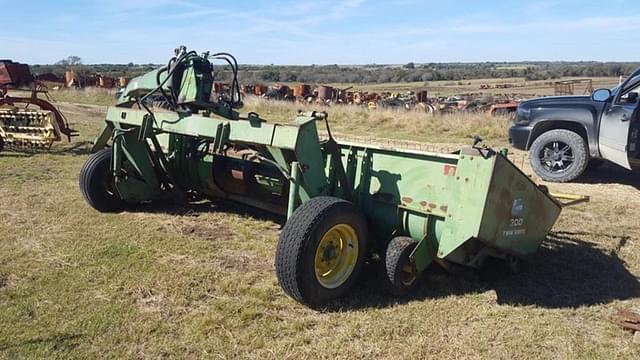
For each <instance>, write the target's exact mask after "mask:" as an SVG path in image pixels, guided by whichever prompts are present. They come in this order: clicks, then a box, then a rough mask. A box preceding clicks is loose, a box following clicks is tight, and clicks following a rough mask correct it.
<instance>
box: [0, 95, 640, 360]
mask: <svg viewBox="0 0 640 360" xmlns="http://www.w3.org/2000/svg"><path fill="white" fill-rule="evenodd" d="M67 96H68V98H65V99H64V100H67V101H70V100H73V102H83V101H84V98H83V96H85V95H84V94H73V93H69V94H67ZM92 96H93V95H92ZM97 102H98V103H102V100H99V101H97ZM62 110H63V111H64V112H65V113H66V114H67V115H68V117H69V118H70V121H71V122H72V126H73V127H75V128H76V129H78V130H79V131H80V133H81V136H80V138H76V139H74V141H73V142H72V143H70V144H69V143H59V144H56V145H55V146H54V148H53V149H52V150H51V151H50V152H48V153H35V154H28V153H27V154H25V153H12V152H3V153H0V234H1V235H0V354H1V355H2V357H4V358H65V359H66V358H78V359H87V358H159V357H173V358H219V359H228V358H259V359H263V358H266V359H270V358H272V359H284V358H286V359H298V358H310V359H315V358H330V359H336V358H339V359H342V358H344V359H347V358H348V359H353V358H372V359H375V358H394V359H402V358H436V357H438V358H465V359H466V358H476V359H480V358H492V359H493V358H499V359H525V358H526V359H528V358H539V359H576V358H584V359H611V358H627V359H635V358H637V356H638V354H639V353H640V345H638V344H634V343H633V342H632V335H631V334H629V333H627V332H625V331H623V330H621V329H620V328H619V327H617V326H616V325H614V324H612V323H611V322H610V319H611V316H612V314H613V313H615V311H616V310H617V309H618V308H626V307H635V308H640V282H639V280H638V276H639V275H640V240H639V238H640V224H639V223H638V221H637V219H638V218H640V197H639V196H638V194H639V193H638V189H639V188H640V180H638V178H637V177H635V176H632V175H629V174H627V173H626V172H624V171H622V170H620V169H618V168H615V167H613V166H605V168H604V169H599V170H594V171H590V172H589V173H587V174H586V175H585V176H583V178H582V179H580V181H578V182H577V183H574V184H548V185H549V187H550V189H551V190H552V191H560V192H569V193H578V194H586V195H590V196H591V202H590V203H588V204H582V205H579V206H576V207H572V208H568V209H566V210H565V211H563V213H562V215H561V217H560V220H559V222H558V223H557V224H556V226H555V227H554V228H553V230H552V232H551V234H550V235H549V236H548V238H547V239H546V240H545V242H544V245H543V247H542V249H541V251H540V252H539V254H538V255H537V256H535V257H534V258H533V259H532V260H531V262H530V263H529V264H528V265H527V266H525V269H524V270H523V271H522V272H521V273H519V274H515V275H508V274H506V273H505V272H504V271H502V270H503V269H502V268H500V267H494V268H491V269H489V270H488V271H486V272H485V273H483V274H481V276H480V278H479V279H463V278H460V277H457V276H453V275H448V274H446V273H444V272H443V271H441V270H439V269H437V268H432V269H429V270H428V272H427V274H426V276H425V277H424V278H423V279H422V280H421V281H420V283H419V286H418V288H417V289H416V291H415V292H414V293H412V294H411V295H410V296H408V297H406V298H404V299H394V298H390V297H388V296H386V295H384V294H383V293H382V292H381V289H380V288H379V286H378V282H377V281H376V275H375V268H370V269H367V273H366V276H365V278H364V279H363V281H362V282H361V283H360V284H359V285H358V286H357V288H356V289H354V290H353V291H352V292H351V293H350V296H349V297H348V298H346V299H343V300H341V301H338V302H336V303H335V304H333V305H332V308H331V309H330V310H328V311H325V312H317V311H313V310H310V309H307V308H305V307H303V306H300V305H298V304H297V303H295V302H293V301H292V300H291V299H290V298H288V297H286V296H285V295H284V294H283V292H282V290H281V289H280V288H279V286H278V284H277V280H276V277H275V271H274V265H273V262H274V253H275V245H276V241H277V238H278V233H279V229H280V226H281V224H282V219H275V218H273V217H270V216H269V215H268V214H264V213H261V212H257V211H254V210H251V209H248V208H244V207H238V206H234V205H232V204H228V203H225V202H220V201H204V200H203V201H198V202H196V203H191V204H166V205H145V206H141V207H139V208H137V209H135V210H133V211H129V212H124V213H120V214H100V213H97V212H96V211H94V210H93V209H91V208H90V207H89V206H88V205H87V204H86V203H85V202H84V200H83V199H82V197H81V195H80V192H79V189H78V173H79V171H80V167H81V166H82V164H83V163H84V161H85V160H86V158H87V154H88V147H89V144H90V141H91V140H92V138H93V136H95V135H96V133H97V131H98V129H99V128H100V125H101V122H102V120H103V116H104V111H105V107H104V106H89V105H77V104H63V105H62ZM245 110H247V111H248V110H252V111H258V112H259V113H260V114H261V115H263V116H264V117H266V118H267V119H269V120H280V119H291V118H293V116H294V113H295V110H296V107H295V106H293V105H283V104H278V103H265V102H262V101H252V102H249V104H248V106H247V109H245ZM328 111H330V113H331V115H330V116H331V119H332V125H333V127H334V129H335V131H336V132H338V133H340V134H345V135H361V136H362V135H366V136H376V137H392V138H395V139H411V140H419V141H424V142H440V143H447V144H468V143H469V141H470V139H469V136H470V135H472V134H475V133H480V134H482V135H483V136H485V137H486V138H487V142H488V143H490V144H504V143H505V141H506V130H505V129H506V126H507V121H506V119H500V118H498V119H491V118H486V117H484V115H478V116H477V117H466V118H455V117H444V118H440V117H435V118H428V117H426V116H425V115H424V114H420V115H418V114H412V113H409V114H406V113H405V114H395V113H386V112H381V113H368V112H366V111H364V110H355V109H351V108H343V107H331V108H328ZM280 121H282V120H280ZM520 155H522V154H521V153H520ZM525 171H526V172H528V171H529V170H528V169H527V168H526V166H525Z"/></svg>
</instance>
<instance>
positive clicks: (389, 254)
mask: <svg viewBox="0 0 640 360" xmlns="http://www.w3.org/2000/svg"><path fill="white" fill-rule="evenodd" d="M416 245H418V242H417V241H415V240H414V239H412V238H410V237H408V236H397V237H394V238H393V239H391V241H390V242H389V245H387V251H386V252H385V258H384V267H385V270H386V271H385V279H384V280H385V281H384V282H385V283H386V285H387V286H386V288H387V290H388V291H389V293H391V294H392V295H394V296H402V295H405V294H406V293H407V292H409V290H411V288H413V286H414V285H415V283H416V280H417V279H418V274H417V272H416V269H415V267H414V266H413V264H412V262H411V259H409V255H411V252H413V249H415V248H416Z"/></svg>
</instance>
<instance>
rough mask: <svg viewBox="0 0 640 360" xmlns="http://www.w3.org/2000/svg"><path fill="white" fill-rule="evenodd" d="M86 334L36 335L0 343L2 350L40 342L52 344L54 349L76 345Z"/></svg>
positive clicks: (0, 349)
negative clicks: (13, 341)
mask: <svg viewBox="0 0 640 360" xmlns="http://www.w3.org/2000/svg"><path fill="white" fill-rule="evenodd" d="M84 336H85V335H82V334H54V335H51V336H36V337H33V338H31V339H26V340H23V341H20V342H17V343H15V344H5V343H0V351H6V350H10V349H14V348H20V347H23V346H30V345H40V344H51V346H52V347H53V348H54V349H59V348H62V347H67V348H68V347H74V346H76V345H77V344H78V341H79V340H80V339H81V338H83V337H84Z"/></svg>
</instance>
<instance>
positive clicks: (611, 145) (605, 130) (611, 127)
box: [598, 73, 640, 170]
mask: <svg viewBox="0 0 640 360" xmlns="http://www.w3.org/2000/svg"><path fill="white" fill-rule="evenodd" d="M634 75H635V76H634ZM638 91H640V74H636V73H634V74H633V75H632V76H631V77H629V79H628V80H627V81H625V82H624V83H623V84H622V85H621V87H620V89H619V91H616V92H614V95H613V99H612V100H611V104H610V105H609V106H608V108H605V110H604V112H603V114H602V118H601V119H600V132H599V138H598V143H599V148H600V155H602V157H603V158H605V159H607V160H609V161H611V162H613V163H616V164H618V165H620V166H622V167H624V168H627V169H629V170H631V165H630V164H629V152H630V151H635V149H630V148H629V129H630V124H631V122H632V121H638V119H634V117H637V111H636V109H637V108H638Z"/></svg>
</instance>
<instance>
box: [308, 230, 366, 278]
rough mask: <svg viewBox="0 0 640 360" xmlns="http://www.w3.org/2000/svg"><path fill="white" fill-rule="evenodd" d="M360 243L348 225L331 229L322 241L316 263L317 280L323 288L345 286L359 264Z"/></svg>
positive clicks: (317, 251)
mask: <svg viewBox="0 0 640 360" xmlns="http://www.w3.org/2000/svg"><path fill="white" fill-rule="evenodd" d="M359 248H360V241H359V239H358V235H357V234H356V231H355V230H354V229H353V227H351V226H350V225H347V224H338V225H335V226H333V227H332V228H330V229H329V230H328V231H327V232H326V233H325V234H324V235H323V236H322V239H320V243H319V244H318V248H317V249H316V256H315V261H314V268H315V273H316V279H317V280H318V282H319V283H320V285H322V286H323V287H325V288H327V289H335V288H337V287H339V286H340V285H342V284H344V283H345V282H346V281H347V279H349V277H350V276H351V274H352V273H353V270H354V269H355V267H356V264H357V263H358V254H359Z"/></svg>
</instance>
